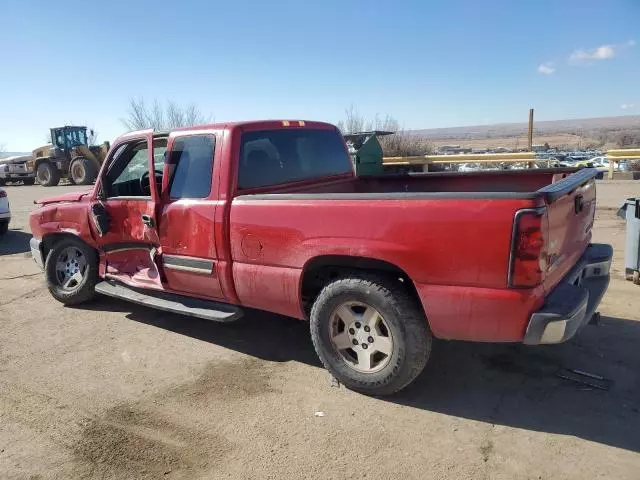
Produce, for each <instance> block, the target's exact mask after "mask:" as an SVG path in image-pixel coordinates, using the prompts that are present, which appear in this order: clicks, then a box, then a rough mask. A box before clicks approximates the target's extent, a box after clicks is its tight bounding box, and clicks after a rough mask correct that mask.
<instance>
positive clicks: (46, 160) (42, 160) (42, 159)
mask: <svg viewBox="0 0 640 480" xmlns="http://www.w3.org/2000/svg"><path fill="white" fill-rule="evenodd" d="M42 163H51V157H40V158H37V159H36V164H35V169H36V170H37V169H38V166H39V165H40V164H42Z"/></svg>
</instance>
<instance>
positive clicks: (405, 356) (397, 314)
mask: <svg viewBox="0 0 640 480" xmlns="http://www.w3.org/2000/svg"><path fill="white" fill-rule="evenodd" d="M398 283H399V282H398ZM310 324H311V325H310V327H311V338H312V340H313V344H314V346H315V349H316V352H317V354H318V356H319V357H320V360H321V361H322V363H323V365H324V366H325V368H326V369H327V370H329V372H331V374H332V375H333V376H334V377H335V378H336V379H337V380H338V381H339V382H340V383H342V384H344V385H345V386H346V387H347V388H349V389H351V390H355V391H357V392H361V393H364V394H367V395H389V394H392V393H396V392H398V391H399V390H401V389H403V388H404V387H406V386H407V385H408V384H409V383H411V382H412V381H413V380H414V379H415V378H416V377H417V376H418V375H419V374H420V372H421V371H422V370H423V369H424V366H425V365H426V363H427V359H428V358H429V353H430V351H431V343H432V334H431V331H430V330H429V326H428V323H427V319H426V318H425V316H424V313H423V312H422V309H421V308H420V306H419V305H418V302H417V301H416V300H415V299H414V298H413V297H412V296H411V295H410V294H409V293H408V292H407V290H406V289H405V288H404V285H402V284H396V282H394V281H392V280H391V279H386V278H383V277H378V276H371V275H354V276H351V277H347V278H342V279H339V280H336V281H333V282H332V283H330V284H328V285H326V286H325V287H324V288H323V289H322V291H321V292H320V294H319V295H318V298H317V299H316V301H315V302H314V304H313V307H312V309H311V321H310Z"/></svg>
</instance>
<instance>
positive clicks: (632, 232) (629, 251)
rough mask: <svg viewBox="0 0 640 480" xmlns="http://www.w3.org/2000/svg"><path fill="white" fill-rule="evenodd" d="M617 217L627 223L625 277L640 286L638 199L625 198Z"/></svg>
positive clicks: (639, 211)
mask: <svg viewBox="0 0 640 480" xmlns="http://www.w3.org/2000/svg"><path fill="white" fill-rule="evenodd" d="M618 216H619V217H620V218H622V219H624V220H626V221H627V238H626V245H625V251H624V273H625V277H626V278H627V280H633V283H635V284H636V285H640V197H635V198H627V199H626V200H625V202H624V203H623V204H622V206H621V207H620V209H619V210H618Z"/></svg>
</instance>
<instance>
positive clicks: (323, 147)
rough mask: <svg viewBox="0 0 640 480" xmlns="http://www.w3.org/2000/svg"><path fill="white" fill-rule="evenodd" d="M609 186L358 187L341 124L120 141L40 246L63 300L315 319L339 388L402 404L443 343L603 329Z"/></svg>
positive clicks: (37, 235)
mask: <svg viewBox="0 0 640 480" xmlns="http://www.w3.org/2000/svg"><path fill="white" fill-rule="evenodd" d="M165 149H166V155H163V156H162V159H163V160H164V163H163V164H162V165H159V164H158V163H157V161H156V160H157V159H158V158H159V157H160V155H159V154H158V153H159V152H160V151H164V150H165ZM596 173H597V172H596V171H595V170H594V169H583V170H580V171H577V172H576V171H575V170H566V169H565V170H562V169H535V170H495V171H482V172H472V173H458V172H438V173H433V174H431V173H417V174H411V175H380V176H362V177H358V176H356V175H355V174H354V169H353V164H352V161H351V158H350V157H349V154H348V151H347V148H346V145H345V142H344V140H343V138H342V136H341V134H340V132H339V131H338V129H337V128H336V127H334V126H333V125H329V124H326V123H321V122H309V121H291V120H283V121H264V122H241V123H228V124H214V125H204V126H200V127H191V128H189V129H178V130H174V131H172V132H170V133H167V132H152V131H151V130H144V131H138V132H131V133H128V134H126V135H123V136H122V137H120V138H119V139H117V140H116V141H115V143H114V147H113V148H112V149H111V150H110V152H109V155H108V156H107V159H106V161H105V164H104V165H103V167H102V170H101V173H100V175H99V177H98V180H97V182H96V185H95V187H93V188H92V189H91V190H85V191H80V192H75V193H66V194H63V195H59V196H57V197H53V198H48V199H44V200H40V201H39V202H38V205H39V206H38V207H37V208H36V209H35V210H34V211H33V212H32V213H31V216H30V219H29V223H30V226H31V230H32V232H33V238H32V239H31V242H30V245H31V252H32V255H33V258H34V260H35V261H36V263H37V264H38V265H40V266H43V267H44V270H45V277H46V280H47V284H48V287H49V291H50V292H51V294H52V295H53V297H54V298H55V299H57V300H58V301H60V302H62V303H65V304H79V303H83V302H86V301H88V300H90V299H92V298H93V297H94V296H95V295H96V292H97V293H101V294H104V295H108V296H112V297H116V298H121V299H125V300H128V301H131V302H135V303H140V304H143V305H147V306H150V307H154V308H159V309H163V310H167V311H172V312H176V313H181V314H184V315H191V316H195V317H199V318H204V319H207V320H212V321H218V322H229V321H233V320H236V319H237V318H239V317H240V316H241V315H242V308H244V307H246V308H254V309H262V310H267V311H271V312H275V313H278V314H281V315H287V316H290V317H295V318H298V319H305V320H306V319H308V320H309V322H310V330H311V338H312V340H313V344H314V346H315V349H316V352H317V354H318V356H319V357H320V360H321V361H322V363H323V364H324V366H325V367H326V368H327V369H328V370H329V371H330V372H331V374H332V375H333V376H334V377H335V378H337V379H338V380H339V381H340V382H341V383H342V384H344V385H345V386H347V387H348V388H351V389H353V390H357V391H360V392H363V393H366V394H373V395H383V394H391V393H394V392H397V391H398V390H400V389H402V388H404V387H405V386H406V385H408V384H409V383H411V382H412V381H413V380H414V379H415V378H416V377H417V376H418V374H419V373H420V372H421V371H422V369H423V368H424V366H425V364H426V362H427V359H428V358H429V354H430V351H431V344H432V339H433V337H437V338H443V339H451V340H470V341H479V342H523V343H527V344H533V345H538V344H547V343H559V342H564V341H566V340H568V339H569V338H571V337H572V336H573V335H575V334H576V332H577V331H578V330H579V329H580V328H581V327H582V326H583V325H585V324H586V323H587V322H588V321H589V320H590V319H591V317H592V315H593V314H594V312H595V310H596V308H597V306H598V304H599V302H600V299H601V298H602V295H603V294H604V292H605V290H606V288H607V285H608V282H609V268H610V263H611V256H612V250H611V247H610V246H608V245H602V244H592V243H591V229H592V226H593V222H594V216H595V206H596V189H595V183H594V180H593V178H594V176H595V175H596ZM487 239H490V241H487ZM282 348H287V345H284V344H283V345H282Z"/></svg>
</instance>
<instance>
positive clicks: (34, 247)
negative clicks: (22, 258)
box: [29, 238, 44, 270]
mask: <svg viewBox="0 0 640 480" xmlns="http://www.w3.org/2000/svg"><path fill="white" fill-rule="evenodd" d="M41 243H42V242H41V241H40V240H38V239H36V238H31V240H29V247H30V248H31V256H32V257H33V260H34V261H35V262H36V264H37V265H38V266H39V267H40V268H42V269H43V270H44V259H43V258H42V250H40V244H41Z"/></svg>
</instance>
